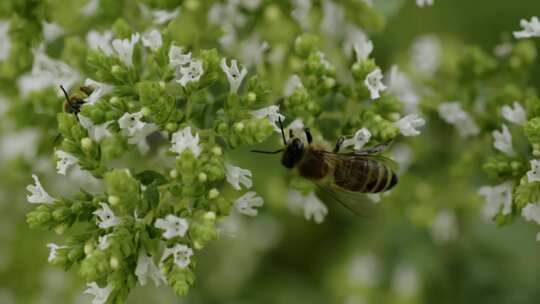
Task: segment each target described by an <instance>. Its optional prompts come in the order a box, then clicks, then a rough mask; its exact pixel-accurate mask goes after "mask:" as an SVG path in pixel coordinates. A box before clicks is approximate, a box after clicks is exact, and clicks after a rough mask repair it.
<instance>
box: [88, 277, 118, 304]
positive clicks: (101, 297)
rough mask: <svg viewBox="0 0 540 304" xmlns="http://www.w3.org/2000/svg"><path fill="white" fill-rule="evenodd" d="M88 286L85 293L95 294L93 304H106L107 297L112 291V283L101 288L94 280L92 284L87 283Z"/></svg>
mask: <svg viewBox="0 0 540 304" xmlns="http://www.w3.org/2000/svg"><path fill="white" fill-rule="evenodd" d="M86 286H87V287H88V288H86V290H85V291H84V293H85V294H89V295H92V296H94V299H93V300H92V304H105V303H106V302H107V298H108V297H109V295H110V294H111V292H112V290H113V289H112V287H111V286H110V285H107V286H105V287H103V288H100V287H99V286H98V285H97V284H96V282H92V283H90V284H87V285H86Z"/></svg>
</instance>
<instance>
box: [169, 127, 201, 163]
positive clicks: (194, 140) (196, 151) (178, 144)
mask: <svg viewBox="0 0 540 304" xmlns="http://www.w3.org/2000/svg"><path fill="white" fill-rule="evenodd" d="M186 149H189V150H191V152H192V153H193V155H195V157H198V156H199V155H200V154H201V147H200V146H199V134H198V133H195V136H193V135H192V134H191V127H186V128H184V129H183V130H179V131H176V132H175V133H174V134H173V135H172V146H171V148H170V151H172V152H176V153H178V154H181V153H182V152H183V151H184V150H186Z"/></svg>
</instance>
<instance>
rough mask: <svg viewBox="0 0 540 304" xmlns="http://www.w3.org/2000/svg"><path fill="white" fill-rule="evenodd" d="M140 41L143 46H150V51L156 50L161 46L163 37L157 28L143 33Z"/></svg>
mask: <svg viewBox="0 0 540 304" xmlns="http://www.w3.org/2000/svg"><path fill="white" fill-rule="evenodd" d="M142 43H143V45H144V46H145V47H147V48H150V49H151V50H152V51H154V52H155V51H157V50H159V49H160V48H161V46H163V39H162V38H161V33H160V32H159V31H158V30H151V31H148V32H146V33H144V34H143V36H142Z"/></svg>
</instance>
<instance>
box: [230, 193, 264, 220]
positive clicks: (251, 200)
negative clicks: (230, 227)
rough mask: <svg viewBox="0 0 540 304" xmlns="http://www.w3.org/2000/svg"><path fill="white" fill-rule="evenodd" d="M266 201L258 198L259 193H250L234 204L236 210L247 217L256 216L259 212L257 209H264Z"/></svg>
mask: <svg viewBox="0 0 540 304" xmlns="http://www.w3.org/2000/svg"><path fill="white" fill-rule="evenodd" d="M263 204H264V200H263V199H262V198H261V197H259V196H257V193H255V192H253V191H250V192H247V193H246V194H244V195H242V196H241V197H239V198H238V199H237V200H236V201H235V202H234V207H235V208H236V210H237V211H238V212H240V213H242V214H244V215H247V216H256V215H257V214H258V210H257V209H256V208H258V207H262V205H263Z"/></svg>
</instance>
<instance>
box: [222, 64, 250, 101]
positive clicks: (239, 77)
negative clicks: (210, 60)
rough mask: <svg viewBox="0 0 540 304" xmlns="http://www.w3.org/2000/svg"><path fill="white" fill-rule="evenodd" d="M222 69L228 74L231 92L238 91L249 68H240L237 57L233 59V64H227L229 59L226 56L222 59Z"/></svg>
mask: <svg viewBox="0 0 540 304" xmlns="http://www.w3.org/2000/svg"><path fill="white" fill-rule="evenodd" d="M221 69H222V70H223V72H225V75H227V80H228V81H229V85H230V87H231V93H237V92H238V89H239V88H240V85H241V84H242V81H243V80H244V78H245V77H246V75H247V69H246V68H245V67H242V70H239V69H238V63H237V62H236V60H235V59H233V60H231V66H227V60H226V59H225V58H223V59H221Z"/></svg>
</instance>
